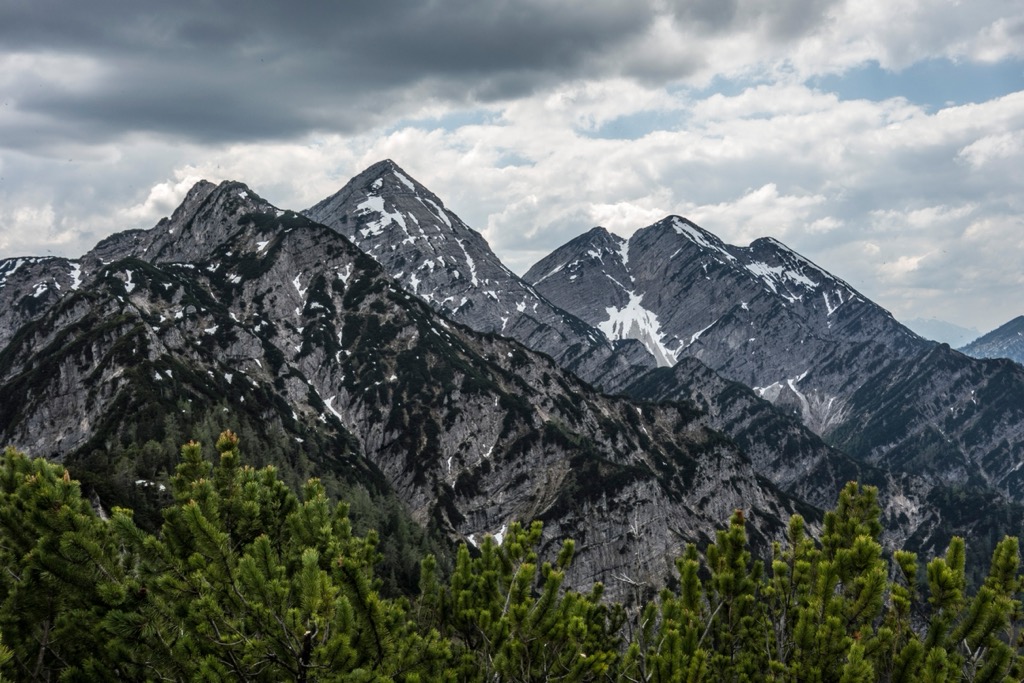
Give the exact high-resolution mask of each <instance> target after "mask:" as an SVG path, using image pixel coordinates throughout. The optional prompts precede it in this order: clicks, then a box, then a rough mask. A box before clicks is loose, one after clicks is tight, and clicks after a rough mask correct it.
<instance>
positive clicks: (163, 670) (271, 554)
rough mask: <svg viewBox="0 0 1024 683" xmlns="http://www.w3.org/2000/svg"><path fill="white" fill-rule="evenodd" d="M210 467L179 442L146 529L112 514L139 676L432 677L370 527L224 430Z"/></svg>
mask: <svg viewBox="0 0 1024 683" xmlns="http://www.w3.org/2000/svg"><path fill="white" fill-rule="evenodd" d="M217 450H218V451H219V452H220V462H219V463H218V464H217V466H216V467H212V466H211V465H210V464H209V463H206V462H204V461H203V460H202V456H201V451H200V447H199V444H195V443H192V444H189V445H187V446H185V447H184V448H183V449H182V463H181V465H180V466H179V467H178V469H177V471H176V473H175V475H174V477H173V478H172V485H173V489H174V496H175V500H176V503H175V504H174V505H173V506H172V507H171V508H169V509H168V510H166V511H165V522H164V526H163V528H162V530H161V534H160V537H159V538H158V537H154V536H149V535H146V534H142V533H140V532H139V531H138V530H137V529H135V528H133V526H132V525H131V523H130V519H127V518H126V517H125V516H120V517H118V518H117V519H116V526H117V528H118V530H119V532H120V533H121V535H122V537H123V538H124V540H125V542H126V543H128V544H131V545H133V546H134V547H135V548H136V550H137V551H138V553H139V556H140V557H141V558H143V563H142V567H141V569H140V572H141V575H142V576H143V577H144V578H145V580H146V581H147V584H148V586H149V590H148V592H147V600H146V603H145V605H144V606H143V607H142V609H140V611H139V612H138V626H139V627H140V630H141V632H142V634H143V635H144V636H145V637H146V643H147V646H148V648H149V652H151V653H152V654H151V656H149V657H148V658H146V659H145V661H142V660H141V659H137V661H136V664H137V665H138V666H139V667H140V671H141V672H142V673H143V674H144V675H145V676H147V677H150V676H152V677H166V678H173V679H176V680H193V679H196V678H202V679H205V680H239V679H240V680H268V681H269V680H296V681H313V680H317V681H331V680H343V679H344V680H360V679H365V680H370V679H371V678H374V677H384V678H389V679H394V680H417V679H419V678H422V677H429V678H433V677H436V676H440V675H441V673H442V672H443V666H444V662H445V661H446V659H447V650H446V648H445V647H444V644H443V643H441V642H439V641H438V639H437V638H436V635H432V634H430V633H427V634H426V635H421V634H420V633H419V632H418V631H417V629H416V625H415V624H414V623H412V622H411V621H410V620H409V619H408V616H407V606H406V605H405V604H404V602H403V601H398V600H387V599H384V598H381V596H380V595H379V592H378V581H377V580H376V578H375V576H374V571H373V565H374V563H375V562H376V561H377V560H378V557H379V556H378V555H377V553H376V550H375V544H376V539H375V537H374V535H373V534H368V535H367V536H366V537H358V536H355V535H354V534H352V532H351V526H350V524H349V522H348V518H347V515H346V509H345V507H344V506H343V505H332V504H331V503H330V502H329V501H328V499H327V496H326V494H325V492H324V489H323V487H322V486H321V485H320V484H319V482H318V481H316V480H311V481H310V482H309V483H307V485H306V487H305V489H304V491H303V494H302V498H301V500H299V499H298V498H297V497H296V496H295V495H294V494H293V493H291V492H290V491H289V490H288V489H287V487H286V486H285V485H284V484H283V483H282V482H281V481H280V480H279V479H278V478H277V476H276V471H275V470H274V469H273V468H271V467H267V468H264V469H261V470H255V469H252V468H250V467H246V466H242V465H241V463H240V455H239V453H238V440H237V438H236V437H235V436H234V435H233V434H231V433H230V432H225V433H224V434H223V435H222V436H221V437H220V439H219V440H218V442H217Z"/></svg>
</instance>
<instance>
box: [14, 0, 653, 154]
mask: <svg viewBox="0 0 1024 683" xmlns="http://www.w3.org/2000/svg"><path fill="white" fill-rule="evenodd" d="M653 16H654V15H653V14H652V12H651V11H650V9H649V8H645V7H644V6H642V5H640V4H638V3H608V2H582V1H580V2H567V3H547V2H540V1H537V2H511V1H510V2H500V3H481V2H477V1H476V0H435V1H432V2H420V1H409V0H390V1H387V0H386V1H383V2H344V3H339V2H317V3H312V4H310V3H306V4H304V5H303V7H302V11H298V10H297V9H296V8H293V7H290V6H287V5H286V4H285V3H281V2H278V1H277V0H274V1H272V2H270V1H266V2H245V3H241V2H240V3H206V2H199V1H193V2H189V1H184V2H180V1H179V2H174V3H168V2H160V3H155V2H132V3H123V2H110V1H104V0H98V1H91V2H87V3H83V2H66V3H60V2H45V1H42V2H40V1H36V2H15V3H13V4H11V3H8V4H7V6H6V8H4V9H3V10H0V44H2V45H4V46H6V47H5V50H6V51H7V52H8V53H17V52H20V53H23V54H30V55H41V54H42V55H60V56H63V57H66V58H76V57H77V58H83V59H85V60H87V61H88V63H89V64H90V65H92V66H93V67H95V68H94V69H93V73H91V74H90V75H89V79H90V80H89V81H88V82H86V83H84V84H74V83H71V84H69V83H66V82H63V81H61V80H59V79H54V80H53V81H51V82H50V83H48V84H46V85H45V87H39V84H38V83H36V84H33V86H31V87H30V86H29V84H27V83H24V82H22V83H21V85H22V86H23V87H22V88H21V89H19V90H15V91H14V92H12V93H10V98H11V100H12V102H13V103H14V106H15V108H16V111H17V113H19V114H21V115H23V116H24V117H28V118H31V124H30V125H31V126H32V128H33V130H35V131H36V132H37V135H31V136H27V137H24V138H21V139H20V144H21V145H26V144H30V141H31V140H32V139H35V138H40V139H50V140H59V139H76V138H78V139H88V140H91V141H94V142H95V141H97V140H100V139H109V138H112V137H116V136H118V135H121V134H123V133H125V132H140V131H141V132H150V133H152V132H155V133H163V134H170V135H175V136H185V137H186V138H188V139H191V140H195V141H201V142H210V141H217V140H222V141H234V140H252V139H272V138H287V137H290V136H294V135H296V134H299V133H302V132H304V131H308V130H311V129H320V130H338V131H345V132H351V131H353V130H357V129H359V128H360V127H366V126H368V125H373V124H374V123H376V122H377V116H379V115H382V114H384V113H385V112H387V114H390V115H394V114H395V113H401V110H400V109H398V110H396V107H400V106H401V104H402V103H403V102H406V101H408V100H410V99H412V104H420V103H422V101H423V99H424V98H438V99H442V100H445V101H455V102H472V101H490V100H500V99H503V98H508V97H515V96H520V95H522V94H525V93H529V92H531V91H533V90H535V89H536V88H538V87H542V86H543V85H545V84H547V83H550V82H553V81H555V80H560V79H562V78H565V77H573V76H581V75H587V74H588V70H590V69H592V68H595V67H594V65H595V64H596V63H597V60H595V59H594V57H595V56H596V55H600V54H603V53H607V52H609V51H614V50H615V49H616V48H618V47H619V46H621V45H622V44H623V43H624V41H627V40H629V39H631V38H634V37H636V36H637V35H639V34H641V33H642V32H643V31H644V30H646V29H647V28H648V26H649V25H650V22H651V21H652V20H653ZM24 80H25V79H22V81H24ZM7 125H8V128H7V130H8V135H5V137H7V138H8V139H12V138H13V136H12V135H10V133H13V132H17V126H16V125H15V124H7ZM20 125H29V124H24V123H22V124H20ZM10 126H14V127H10Z"/></svg>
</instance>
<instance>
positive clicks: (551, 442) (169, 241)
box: [0, 183, 816, 598]
mask: <svg viewBox="0 0 1024 683" xmlns="http://www.w3.org/2000/svg"><path fill="white" fill-rule="evenodd" d="M101 246H102V254H103V256H102V257H100V256H99V255H98V253H99V251H100V249H99V248H98V249H97V250H96V251H94V252H92V255H91V256H90V258H91V259H92V260H91V261H90V263H95V264H97V265H95V266H94V267H95V270H93V271H91V274H90V276H89V277H88V278H87V279H86V280H85V281H83V282H82V284H81V286H80V287H79V288H78V289H67V291H65V293H64V296H63V297H61V298H60V299H59V300H57V301H56V302H54V303H53V304H51V305H50V306H49V307H48V308H47V309H46V310H45V311H43V312H42V313H41V314H40V315H38V316H36V317H35V318H33V319H32V320H30V321H29V322H27V323H26V324H24V325H22V326H21V328H20V329H19V331H18V332H17V333H16V334H15V335H14V336H13V337H12V339H13V341H12V342H11V343H10V344H8V345H7V347H6V348H5V349H4V350H3V351H2V353H0V392H2V394H3V395H4V396H6V397H11V396H14V397H17V399H16V400H10V401H8V400H5V401H4V402H3V404H2V405H0V441H3V442H4V443H9V444H12V445H14V446H16V447H18V448H21V449H24V450H26V451H27V452H30V453H36V454H45V455H47V456H49V457H52V458H54V459H58V460H59V459H64V458H70V457H73V456H76V454H80V453H82V452H83V451H85V452H89V451H91V450H92V449H100V450H102V449H103V448H106V447H108V446H109V445H110V444H111V443H114V442H121V441H122V440H123V439H124V438H126V435H137V434H138V433H139V432H138V430H140V429H143V428H144V429H145V430H147V433H149V434H150V436H151V438H154V439H156V440H158V441H159V440H161V439H163V438H165V436H166V435H165V434H164V433H163V432H162V431H161V426H160V425H161V423H160V421H159V420H158V419H154V420H142V419H141V416H147V415H160V414H161V413H159V412H154V411H158V410H160V409H161V408H160V407H161V406H163V407H164V408H166V407H167V406H169V407H170V408H169V409H170V410H176V409H177V407H179V406H180V402H181V401H183V400H184V398H183V397H188V399H189V400H192V399H195V401H196V402H199V401H200V400H201V399H202V398H203V397H206V400H207V401H208V402H212V403H215V404H216V405H221V404H222V405H223V406H224V416H225V417H224V419H225V420H226V421H230V420H232V419H234V417H233V416H237V415H240V414H243V413H245V414H248V415H250V416H252V417H253V418H254V419H260V420H262V421H263V422H264V423H265V424H266V428H267V429H269V430H280V431H281V432H282V433H283V434H285V435H286V437H287V439H288V440H289V441H294V442H295V444H296V445H295V448H296V449H297V450H302V451H303V452H304V453H307V454H308V457H310V458H311V459H315V461H316V462H317V467H320V468H322V469H323V470H325V471H323V472H322V473H323V474H330V476H334V477H348V476H356V474H354V472H355V471H356V470H357V469H361V470H362V474H361V475H360V476H371V475H373V473H377V476H381V477H382V478H384V479H386V481H387V482H388V484H389V485H390V486H391V487H392V488H393V489H394V491H395V492H396V493H397V494H398V495H399V496H400V497H401V499H402V500H404V501H405V502H406V503H407V505H408V506H409V509H410V510H411V511H412V514H413V516H414V517H415V518H416V519H418V520H419V521H421V522H423V523H424V524H429V525H435V526H436V527H437V528H440V529H442V530H444V531H445V532H447V533H448V534H450V535H451V536H452V537H454V538H464V539H467V540H469V541H470V542H474V543H478V542H480V540H482V538H483V536H484V535H485V534H487V533H490V534H494V535H500V534H501V533H502V532H503V529H504V528H505V527H506V525H507V524H508V523H510V522H511V521H514V520H523V521H528V520H531V519H535V518H539V519H542V520H544V521H545V522H546V536H545V538H546V539H547V540H548V542H550V543H552V544H556V545H557V544H558V543H560V541H561V539H562V538H564V537H566V536H572V537H573V538H575V539H576V540H577V548H578V556H579V560H578V562H577V563H576V565H575V568H574V570H573V571H574V575H573V576H572V577H571V579H572V581H573V582H574V584H575V585H578V586H581V587H582V586H585V585H587V584H588V583H589V582H590V581H593V580H602V581H604V582H605V583H606V584H607V586H608V593H609V595H610V596H612V597H620V598H622V597H626V596H627V594H629V595H633V594H634V593H635V590H636V588H637V587H638V586H639V587H641V588H642V589H643V590H645V591H646V590H653V589H654V588H656V587H657V586H660V585H663V584H664V582H665V581H666V580H667V579H668V577H669V576H670V575H671V574H672V567H673V564H672V561H673V558H674V557H675V556H676V555H677V554H678V553H679V552H681V550H682V547H683V544H684V543H685V542H686V541H703V540H707V539H708V538H709V537H710V535H711V533H712V531H713V529H715V528H716V527H718V526H719V525H720V524H721V523H723V521H724V520H725V519H727V517H728V515H729V514H730V513H731V511H732V510H733V509H734V508H742V509H744V510H745V511H747V517H748V519H750V520H751V534H752V537H753V539H754V542H755V544H757V545H759V546H760V547H762V548H766V547H767V544H768V541H769V539H771V538H772V537H774V536H776V535H777V533H778V532H779V531H780V530H781V528H782V527H781V525H782V520H783V519H784V518H785V517H787V516H788V515H789V514H790V513H791V512H793V511H794V510H796V509H797V507H796V504H795V503H794V501H793V500H792V499H790V498H789V497H788V496H786V495H785V494H782V493H781V492H779V490H778V489H777V488H775V487H774V486H773V485H772V484H771V483H770V482H768V481H767V480H765V479H763V478H761V477H759V476H758V475H757V474H756V473H755V472H754V470H753V469H752V467H751V463H750V461H749V459H748V458H747V457H746V456H745V455H744V454H742V453H741V452H740V451H739V450H738V449H737V448H736V447H735V446H734V445H733V444H732V443H731V442H730V441H729V440H728V439H727V438H725V437H723V436H722V435H721V434H719V433H718V432H716V431H714V430H712V429H710V428H709V426H708V425H707V423H706V421H705V419H704V418H703V417H702V415H701V414H700V413H699V412H698V411H695V410H693V409H691V408H689V407H688V406H686V405H683V404H664V405H653V404H642V405H637V404H634V403H631V402H629V401H627V400H625V399H617V398H610V397H608V396H605V395H603V394H600V393H598V392H596V391H595V390H593V389H592V388H591V387H590V386H589V385H587V384H585V383H584V382H582V381H581V380H579V379H577V378H576V377H575V376H573V375H572V374H570V373H568V372H566V371H565V370H563V369H561V368H560V367H559V366H558V365H557V364H556V363H555V362H554V361H553V360H552V359H551V358H549V357H548V356H546V355H542V354H539V353H536V352H534V351H531V350H529V349H527V348H525V347H524V346H522V345H521V344H519V343H517V342H515V341H513V340H507V339H504V338H501V337H498V336H496V335H485V334H480V333H477V332H473V331H471V330H469V329H468V328H466V327H463V326H461V325H459V324H458V323H456V322H454V321H452V320H449V319H446V318H444V317H442V316H440V315H438V313H436V312H435V311H434V310H433V309H432V308H431V307H429V306H428V305H426V304H425V303H424V302H423V301H422V300H421V299H419V298H417V297H416V296H413V295H411V294H410V293H408V292H406V291H404V290H403V289H402V288H401V287H400V286H399V285H398V283H397V282H395V281H394V280H392V279H391V278H389V277H388V276H387V275H386V274H385V273H384V272H383V270H382V269H381V267H380V266H379V265H378V263H377V262H376V261H374V260H373V259H371V258H369V257H368V256H366V255H365V254H364V253H362V252H361V251H360V250H358V249H357V248H356V247H355V246H353V245H352V244H351V243H350V242H349V241H348V240H347V239H345V238H344V237H342V236H341V235H339V234H337V233H336V232H335V231H332V230H330V229H328V228H326V227H324V226H321V225H318V224H316V223H314V222H312V221H311V220H309V219H307V218H305V217H303V216H300V215H298V214H294V213H291V212H285V211H281V210H278V209H276V208H275V207H273V206H271V205H269V204H267V203H266V202H264V201H263V200H261V199H260V198H259V197H257V196H256V195H255V194H254V193H253V192H252V191H251V190H249V189H248V188H246V187H245V186H243V185H240V184H237V183H223V184H221V185H220V186H217V187H214V186H211V185H209V184H200V185H198V186H197V187H196V188H194V189H193V191H192V192H190V193H189V195H188V197H187V198H186V200H185V202H184V203H183V205H182V207H180V208H179V209H178V210H177V211H176V212H175V213H174V215H173V216H172V217H171V218H170V219H168V220H166V221H161V223H160V224H158V225H157V226H156V227H155V228H153V229H152V230H150V231H146V232H144V233H138V234H132V235H128V236H123V237H120V238H116V239H112V240H108V241H107V242H105V243H104V244H103V245H101ZM104 261H105V263H104ZM482 275H483V272H482V271H478V273H477V278H480V277H481V276H482ZM140 422H144V424H140ZM224 426H230V424H225V425H224ZM311 440H318V444H319V446H320V450H319V451H315V450H313V449H307V447H306V446H305V445H304V442H308V441H311ZM367 473H369V474H367ZM804 510H805V511H806V512H807V513H808V514H809V515H810V516H811V518H812V519H813V518H814V516H815V514H816V513H815V511H814V510H813V509H807V508H804Z"/></svg>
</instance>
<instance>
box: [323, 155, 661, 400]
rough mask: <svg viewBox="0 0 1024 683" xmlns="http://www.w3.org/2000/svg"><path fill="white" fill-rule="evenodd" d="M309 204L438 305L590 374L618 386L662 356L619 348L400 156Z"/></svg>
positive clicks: (325, 220)
mask: <svg viewBox="0 0 1024 683" xmlns="http://www.w3.org/2000/svg"><path fill="white" fill-rule="evenodd" d="M303 214H304V215H306V216H308V217H309V218H311V219H313V220H315V221H317V222H318V223H322V224H323V225H326V226H328V227H330V228H332V229H333V230H336V231H337V232H339V233H341V234H343V235H345V236H346V237H348V238H349V239H350V240H352V241H353V242H354V243H355V244H356V245H358V246H359V248H360V249H362V250H363V251H365V252H366V253H367V254H369V255H370V256H372V257H373V258H375V259H376V260H377V261H378V262H379V263H380V264H381V265H382V266H384V268H385V270H387V271H388V272H389V273H390V274H391V275H392V277H394V278H395V279H397V280H398V281H400V282H401V283H402V284H403V286H405V287H406V289H408V290H409V291H411V292H413V293H414V294H416V295H417V296H419V297H421V298H422V299H423V300H425V301H426V302H428V303H429V304H430V305H431V306H432V307H433V308H434V309H435V310H438V311H441V312H443V313H445V314H446V315H448V316H450V317H451V318H452V319H454V320H456V321H458V322H461V323H463V324H466V325H469V326H470V327H472V328H473V329H476V330H478V331H481V332H492V333H496V334H500V335H502V336H506V337H511V338H513V339H516V340H518V341H520V342H522V343H524V344H526V345H527V346H529V347H530V348H532V349H535V350H538V351H542V352H544V353H547V354H548V355H550V356H552V357H553V358H555V360H557V361H558V362H559V364H561V365H562V366H563V367H566V368H568V369H570V370H572V371H573V372H575V373H576V374H577V375H579V376H580V377H582V378H583V379H586V380H588V381H591V382H601V383H603V384H604V385H605V386H606V387H607V386H614V385H619V384H621V383H622V382H623V381H625V378H627V377H629V376H631V375H632V374H634V372H635V366H638V365H639V366H641V367H650V366H653V365H654V362H653V360H652V359H651V358H650V357H648V355H647V353H646V352H645V351H644V349H643V347H641V346H639V345H636V344H623V345H620V346H621V347H622V348H621V349H619V351H618V352H616V348H615V347H614V346H613V345H612V343H611V342H610V341H609V340H608V339H607V338H606V337H605V336H604V335H603V334H601V332H599V331H598V330H596V329H594V328H593V327H592V326H590V325H587V324H586V323H584V322H583V321H581V320H579V319H578V318H577V317H576V316H574V315H571V314H569V313H567V312H566V311H564V310H561V309H560V308H558V307H556V306H554V305H552V304H551V302H549V301H548V300H547V299H545V298H544V297H543V296H541V295H540V294H538V293H537V291H536V290H535V289H534V288H533V287H531V286H529V285H528V284H527V283H525V282H524V281H523V280H522V279H521V278H519V277H518V276H517V275H516V274H515V273H513V272H512V271H510V270H509V269H508V268H506V267H505V265H504V264H502V262H501V261H500V260H499V259H498V257H497V256H496V255H495V254H494V252H493V251H491V248H490V245H488V244H487V241H486V240H485V239H484V238H483V237H482V236H481V235H480V233H478V232H477V231H475V230H473V229H472V228H470V227H469V226H468V225H466V223H465V222H463V221H462V219H461V218H459V217H458V216H457V215H455V213H453V212H452V211H450V210H449V209H447V208H446V207H445V205H444V203H443V202H442V201H441V200H440V199H439V198H438V197H437V196H436V195H435V194H433V193H432V192H430V191H429V190H428V189H427V188H425V187H424V186H423V185H421V184H420V183H419V182H417V181H416V180H414V179H413V178H412V177H411V176H409V175H408V174H407V173H406V172H405V171H403V170H402V169H401V168H400V167H399V166H398V165H397V164H396V163H395V162H393V161H391V160H390V159H388V160H385V161H380V162H378V163H376V164H374V165H372V166H370V167H369V168H368V169H366V170H365V171H363V172H362V173H360V174H359V175H357V176H356V177H355V178H353V179H352V180H351V181H349V182H348V183H347V184H346V185H345V186H344V187H343V188H342V189H341V190H339V191H338V192H337V193H335V194H334V195H332V196H330V197H328V198H326V199H324V200H323V201H321V202H318V203H317V204H316V205H314V206H313V207H311V208H309V209H307V210H306V211H304V212H303Z"/></svg>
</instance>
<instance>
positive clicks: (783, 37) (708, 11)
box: [673, 0, 839, 41]
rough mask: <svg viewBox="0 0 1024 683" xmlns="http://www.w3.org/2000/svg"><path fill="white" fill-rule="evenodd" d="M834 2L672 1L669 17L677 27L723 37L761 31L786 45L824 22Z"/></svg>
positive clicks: (812, 0) (796, 0) (827, 0)
mask: <svg viewBox="0 0 1024 683" xmlns="http://www.w3.org/2000/svg"><path fill="white" fill-rule="evenodd" d="M836 4H839V2H838V0H773V1H771V2H765V1H764V0H676V1H675V2H674V3H673V13H674V15H675V18H676V20H677V21H679V22H680V23H681V24H684V25H685V24H692V25H694V26H695V27H699V28H700V29H701V30H703V31H710V32H712V33H725V32H728V31H735V30H750V29H756V28H758V27H761V28H763V29H764V31H765V32H766V34H767V35H768V37H770V38H772V39H774V40H777V41H787V40H792V39H793V38H797V37H799V36H801V35H804V34H806V33H808V32H809V31H811V30H813V29H814V28H815V27H816V26H818V25H819V24H820V23H821V22H822V21H824V19H825V17H826V14H827V11H828V8H829V7H830V6H832V5H836Z"/></svg>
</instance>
